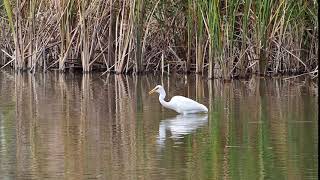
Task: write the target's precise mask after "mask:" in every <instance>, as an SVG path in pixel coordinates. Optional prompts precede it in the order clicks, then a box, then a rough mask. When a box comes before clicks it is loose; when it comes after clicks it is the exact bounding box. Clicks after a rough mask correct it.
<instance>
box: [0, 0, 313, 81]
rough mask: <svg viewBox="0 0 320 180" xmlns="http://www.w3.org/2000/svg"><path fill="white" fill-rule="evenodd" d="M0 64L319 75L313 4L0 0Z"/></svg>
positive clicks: (245, 0)
mask: <svg viewBox="0 0 320 180" xmlns="http://www.w3.org/2000/svg"><path fill="white" fill-rule="evenodd" d="M0 3H1V4H2V5H1V7H0V16H1V19H0V27H1V33H0V49H1V52H0V64H1V66H2V67H4V66H11V67H12V68H15V69H16V70H29V71H31V72H35V71H47V70H50V69H58V70H60V71H66V70H73V69H81V70H82V71H84V72H89V71H93V70H100V71H104V72H114V73H141V72H150V71H160V72H162V73H171V72H174V71H176V72H192V73H202V74H204V75H205V76H207V77H208V78H224V79H230V78H236V77H240V78H242V77H246V76H250V75H251V74H253V73H258V74H263V75H288V74H293V75H296V74H303V73H306V74H308V75H310V76H311V77H317V75H318V28H319V26H318V18H317V16H318V2H317V1H315V0H314V1H301V0H300V1H292V0H289V1H283V0H280V1H271V0H258V1H253V0H242V1H240V0H224V1H218V0H211V1H205V0H197V1H196V0H184V1H182V0H179V1H166V0H158V1H147V0H129V1H119V0H114V1H112V0H103V1H98V0H89V1H82V0H77V1H75V0H59V1H52V0H51V1H50V0H48V1H39V0H27V1H21V0H15V1H10V0H2V1H0Z"/></svg>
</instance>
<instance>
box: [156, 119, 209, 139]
mask: <svg viewBox="0 0 320 180" xmlns="http://www.w3.org/2000/svg"><path fill="white" fill-rule="evenodd" d="M207 123H208V115H207V114H185V115H182V114H180V115H177V116H175V117H173V118H168V119H164V120H161V122H160V125H159V135H158V144H159V145H163V144H164V141H165V140H166V139H167V138H172V139H174V140H177V139H181V138H183V136H184V135H187V134H191V133H194V132H195V131H196V130H197V129H199V128H201V127H203V126H205V125H206V124H207Z"/></svg>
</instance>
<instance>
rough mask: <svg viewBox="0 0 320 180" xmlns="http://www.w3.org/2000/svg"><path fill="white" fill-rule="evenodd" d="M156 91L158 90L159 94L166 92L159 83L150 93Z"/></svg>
mask: <svg viewBox="0 0 320 180" xmlns="http://www.w3.org/2000/svg"><path fill="white" fill-rule="evenodd" d="M154 92H157V93H159V94H161V92H162V93H163V92H164V89H163V87H162V86H161V85H157V86H156V87H155V88H153V89H152V90H151V91H149V94H152V93H154Z"/></svg>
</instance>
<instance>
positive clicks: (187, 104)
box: [149, 85, 208, 114]
mask: <svg viewBox="0 0 320 180" xmlns="http://www.w3.org/2000/svg"><path fill="white" fill-rule="evenodd" d="M153 92H157V93H159V101H160V103H161V104H162V106H164V107H166V108H169V109H172V110H174V111H176V112H177V113H180V114H190V113H199V112H205V113H206V112H208V108H207V107H206V106H204V105H203V104H200V103H198V102H196V101H194V100H192V99H189V98H186V97H183V96H174V97H172V98H171V100H170V101H169V102H166V101H165V100H164V98H165V97H166V91H165V90H164V88H163V87H162V86H161V85H157V86H156V87H155V88H154V89H152V90H151V91H150V92H149V94H152V93H153Z"/></svg>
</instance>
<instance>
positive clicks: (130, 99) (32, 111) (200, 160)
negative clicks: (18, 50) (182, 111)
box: [0, 71, 318, 180]
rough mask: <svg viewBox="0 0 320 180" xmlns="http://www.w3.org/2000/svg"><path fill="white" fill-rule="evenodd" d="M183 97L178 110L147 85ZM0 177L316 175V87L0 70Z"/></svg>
mask: <svg viewBox="0 0 320 180" xmlns="http://www.w3.org/2000/svg"><path fill="white" fill-rule="evenodd" d="M157 84H162V85H163V86H164V87H165V89H166V90H167V95H168V97H167V99H170V98H171V97H172V96H173V95H184V96H187V97H190V98H192V99H195V100H197V101H199V102H201V103H203V104H205V105H206V106H207V107H208V108H209V113H208V115H187V116H182V115H177V114H176V113H175V112H173V111H170V110H167V109H164V108H163V107H161V105H160V103H159V102H158V96H157V95H155V94H154V95H151V96H149V95H148V91H149V90H150V89H152V88H153V87H154V86H156V85H157ZM0 92H1V93H0V177H1V178H0V179H236V180H238V179H244V180H247V179H254V180H256V179H277V180H278V179H317V176H318V97H317V85H316V84H313V83H311V82H309V81H305V80H299V81H297V80H294V81H283V80H281V79H263V78H256V77H254V78H252V79H250V80H248V81H232V82H231V83H223V82H221V81H219V80H214V81H207V80H203V79H202V78H201V77H200V76H179V75H171V76H164V77H159V76H142V77H136V76H117V75H109V76H104V77H99V75H98V74H97V75H95V74H91V75H90V74H85V75H77V74H59V73H54V72H51V73H46V74H41V73H39V74H35V75H29V74H16V73H12V72H4V71H3V72H0Z"/></svg>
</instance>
